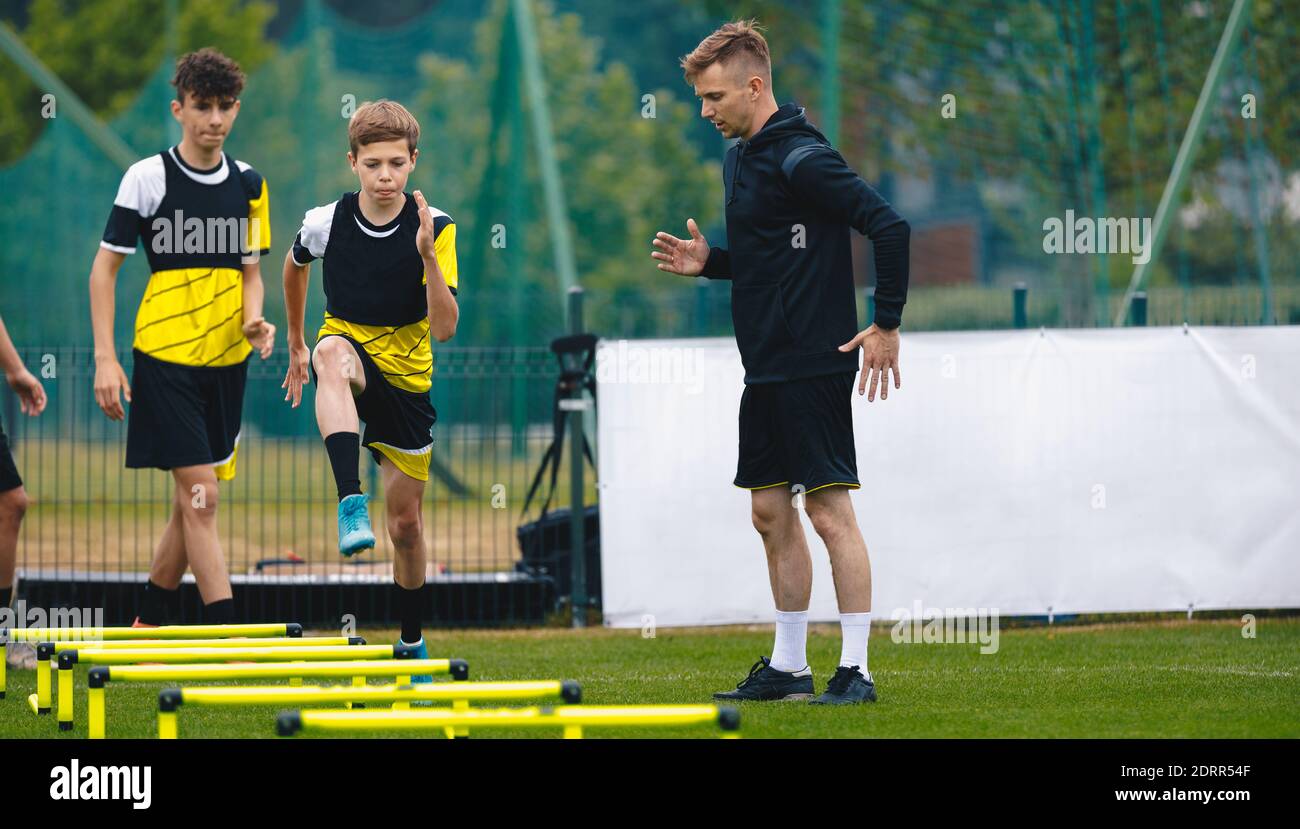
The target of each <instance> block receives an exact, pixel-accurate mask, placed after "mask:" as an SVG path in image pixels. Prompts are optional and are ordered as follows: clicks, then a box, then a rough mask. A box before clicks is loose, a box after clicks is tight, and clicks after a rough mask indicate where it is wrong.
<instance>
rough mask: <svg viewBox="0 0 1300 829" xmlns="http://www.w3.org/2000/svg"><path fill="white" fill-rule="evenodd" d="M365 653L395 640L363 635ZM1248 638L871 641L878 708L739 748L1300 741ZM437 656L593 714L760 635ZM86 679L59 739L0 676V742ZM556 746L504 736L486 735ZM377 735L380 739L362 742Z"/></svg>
mask: <svg viewBox="0 0 1300 829" xmlns="http://www.w3.org/2000/svg"><path fill="white" fill-rule="evenodd" d="M362 633H363V635H365V636H366V637H367V639H368V640H369V641H370V642H372V643H380V642H388V641H392V640H393V639H395V633H394V632H393V631H363V632H362ZM1255 634H1256V635H1255V637H1254V638H1243V636H1242V627H1241V625H1240V624H1239V623H1238V622H1236V621H1234V620H1226V621H1211V620H1206V621H1192V622H1185V621H1178V622H1168V621H1159V622H1132V623H1115V624H1105V625H1087V626H1062V625H1056V626H1053V627H1051V628H1048V627H1021V628H1013V629H1003V630H1002V632H1001V638H1000V643H999V644H1000V648H999V650H998V652H997V653H995V654H988V655H981V654H980V653H979V650H978V645H937V644H896V643H894V642H893V641H891V639H890V635H889V628H888V627H887V626H884V625H877V626H876V627H875V628H874V630H873V631H872V637H871V668H872V673H873V675H874V677H875V679H876V684H877V687H878V691H879V694H880V701H879V702H877V703H876V704H874V705H867V706H858V707H852V708H839V709H829V708H819V707H815V706H809V705H806V704H803V703H794V702H788V703H750V704H745V705H742V706H740V708H741V717H742V722H741V725H742V734H743V736H745V737H781V738H790V737H814V738H829V737H1156V738H1160V737H1184V738H1188V737H1192V738H1200V737H1211V738H1242V737H1246V738H1251V737H1290V738H1295V737H1300V619H1297V618H1294V617H1291V618H1287V617H1280V618H1279V617H1263V618H1260V619H1259V620H1258V622H1257V623H1256V631H1255ZM426 638H427V640H428V643H429V650H430V655H431V656H455V657H462V658H464V659H467V660H469V663H470V671H471V677H470V678H471V679H481V680H514V679H576V680H579V681H580V682H581V683H582V686H583V692H584V701H585V702H588V703H593V704H595V703H604V704H629V703H699V702H709V701H710V697H709V695H710V693H711V692H713V691H716V690H722V689H725V688H730V687H732V686H734V685H735V684H736V682H738V681H739V680H740V679H741V678H742V677H743V676H744V675H745V672H746V671H747V669H748V668H749V666H750V664H751V663H753V662H754V661H755V659H757V657H758V655H759V654H767V653H769V649H770V647H771V638H772V634H771V630H770V628H766V627H752V628H740V627H732V628H716V629H703V628H692V629H660V630H659V631H658V632H657V636H656V637H655V638H652V639H646V638H642V636H641V633H640V631H628V630H607V629H592V630H586V631H573V630H568V629H551V628H546V629H536V630H516V631H452V632H442V631H439V632H428V633H426ZM838 655H839V631H838V627H836V626H818V625H814V626H812V629H811V630H810V634H809V658H810V660H811V661H812V667H813V671H814V675H815V677H816V682H817V690H818V691H821V690H822V689H823V688H824V686H825V682H826V680H827V679H828V678H829V676H830V674H831V672H832V671H833V668H834V665H835V662H836V659H837V658H838ZM85 672H86V669H85V668H84V667H83V668H80V669H79V670H78V679H77V697H76V705H77V726H76V728H75V729H74V730H73V731H71V732H67V733H61V732H59V731H58V729H57V726H56V723H55V720H54V716H53V715H47V716H45V717H40V718H38V717H36V716H35V715H34V714H32V713H31V711H30V709H29V708H28V707H27V702H26V698H27V695H28V694H29V693H31V692H32V691H34V685H35V679H34V674H33V672H30V671H27V672H15V671H10V673H9V688H8V696H7V697H6V699H4V700H0V737H6V738H14V737H26V738H35V737H45V738H51V739H74V738H76V737H84V736H85V734H86V730H85V726H86V723H85V687H86V683H85ZM161 687H162V686H158V685H123V686H118V687H114V688H111V689H110V690H109V693H108V730H109V735H110V736H111V737H153V736H155V734H156V732H155V728H156V711H157V693H158V690H159V689H160V688H161ZM276 711H277V709H276V708H271V707H265V708H249V709H238V710H235V709H210V708H209V709H198V708H194V709H189V710H183V711H182V713H181V717H180V728H181V736H182V738H184V737H271V736H273V734H274V721H275V714H276ZM714 734H716V731H714V730H712V729H710V728H707V727H690V728H674V729H663V730H660V729H629V728H619V729H610V730H604V731H596V730H591V731H588V735H589V736H592V737H599V736H620V737H707V736H713V735H714ZM542 735H547V736H553V735H554V734H553V732H549V731H510V732H505V731H500V732H495V733H493V734H489V733H487V732H482V733H480V735H479V736H483V737H487V736H512V737H523V736H542ZM368 736H378V735H368Z"/></svg>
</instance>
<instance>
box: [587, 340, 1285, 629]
mask: <svg viewBox="0 0 1300 829" xmlns="http://www.w3.org/2000/svg"><path fill="white" fill-rule="evenodd" d="M901 365H902V381H903V387H902V389H901V390H893V389H891V394H890V397H889V399H888V400H885V401H881V400H880V399H879V396H877V399H876V401H875V402H874V403H868V402H867V400H866V397H865V396H863V397H857V396H856V394H855V396H854V399H853V410H854V437H855V442H856V448H857V456H858V458H857V460H858V474H859V478H860V480H861V482H862V488H861V489H860V490H857V491H855V492H853V494H852V499H853V504H854V508H855V509H856V511H857V516H858V524H859V526H860V527H861V528H862V532H863V535H864V537H865V538H866V542H867V547H868V550H869V551H870V555H871V565H872V579H873V585H874V589H873V616H874V618H875V619H877V620H885V619H888V618H890V617H891V615H892V614H894V613H895V612H896V611H898V610H906V611H907V612H908V613H912V612H913V611H914V609H915V608H916V607H917V605H918V604H919V605H920V606H921V607H923V608H939V609H943V608H988V609H992V608H997V609H998V611H999V612H1000V613H1001V614H1003V615H1016V614H1045V613H1049V612H1051V613H1054V614H1058V615H1060V614H1069V613H1084V612H1123V611H1155V610H1187V609H1188V608H1195V609H1221V608H1264V607H1269V608H1277V607H1300V327H1298V326H1286V327H1249V328H1224V327H1216V328H1191V329H1183V328H1123V329H1106V330H1047V331H1038V330H1031V331H982V332H973V333H934V334H904V335H903V337H902V353H901ZM743 375H744V372H743V370H742V368H741V365H740V355H739V353H738V352H737V351H736V346H735V342H734V341H733V340H730V339H700V340H637V341H631V342H629V341H605V342H602V343H601V344H600V347H599V349H598V352H597V382H598V384H599V400H600V412H599V425H598V430H599V431H598V439H599V443H598V447H599V448H598V453H599V465H600V469H599V477H600V511H601V522H600V523H601V554H602V575H603V606H604V614H605V620H606V624H608V625H612V626H615V627H640V626H642V625H643V624H644V623H646V622H651V623H653V624H655V625H694V624H726V623H743V622H770V621H771V619H772V612H773V604H772V596H771V592H770V589H769V586H768V577H767V567H766V560H765V554H764V552H763V545H762V541H761V539H760V538H759V536H758V533H757V532H755V530H754V529H753V525H752V524H751V519H750V495H749V493H748V492H747V491H745V490H742V489H738V488H736V487H734V486H732V483H731V482H732V480H733V478H734V477H735V473H736V445H737V413H738V408H739V404H740V395H741V393H742V391H743V389H744V386H743V382H742V378H743ZM802 520H803V524H804V530H805V534H806V536H807V538H808V545H809V548H810V549H811V550H812V558H813V591H812V605H811V607H810V611H811V612H810V618H811V619H813V620H822V621H833V620H836V619H838V615H837V613H838V611H837V609H836V604H835V593H834V587H833V584H832V581H831V573H830V565H829V562H828V559H827V555H826V549H825V546H824V545H823V544H822V543H821V539H820V538H819V537H818V536H817V534H816V533H815V532H814V531H813V529H812V525H811V524H810V522H809V521H808V518H807V516H806V515H803V516H802ZM647 617H648V618H647Z"/></svg>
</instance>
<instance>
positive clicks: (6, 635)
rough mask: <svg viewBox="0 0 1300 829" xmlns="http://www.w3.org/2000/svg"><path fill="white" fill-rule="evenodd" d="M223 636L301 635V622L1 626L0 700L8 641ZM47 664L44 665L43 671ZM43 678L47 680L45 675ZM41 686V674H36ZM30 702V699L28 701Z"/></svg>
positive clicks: (46, 701)
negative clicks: (126, 625)
mask: <svg viewBox="0 0 1300 829" xmlns="http://www.w3.org/2000/svg"><path fill="white" fill-rule="evenodd" d="M226 636H239V637H243V638H252V637H258V638H261V637H271V636H284V637H295V638H296V637H301V636H302V625H300V624H298V623H297V622H276V623H274V624H257V625H166V626H163V627H156V628H132V627H67V628H4V629H3V630H0V699H4V697H5V684H6V681H7V680H6V676H5V674H6V668H7V666H6V664H5V659H4V657H5V648H6V647H8V645H9V643H10V642H37V643H39V642H50V641H68V640H80V641H91V642H107V641H119V640H133V639H199V638H205V639H207V638H211V639H217V638H222V637H226ZM48 669H49V666H48V665H47V666H46V670H48ZM45 679H46V680H47V681H48V680H49V679H50V677H49V675H48V674H47V675H46V677H45ZM36 682H37V685H38V686H39V685H40V677H39V676H38V677H37V680H36ZM41 699H42V700H43V702H40V703H39V706H38V707H43V708H44V709H45V710H43V711H40V710H38V711H37V713H41V714H48V713H49V711H50V700H49V695H48V694H47V695H46V696H44V697H42V698H41ZM29 701H30V700H29Z"/></svg>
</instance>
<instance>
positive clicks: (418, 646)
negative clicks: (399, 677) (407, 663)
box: [397, 636, 433, 685]
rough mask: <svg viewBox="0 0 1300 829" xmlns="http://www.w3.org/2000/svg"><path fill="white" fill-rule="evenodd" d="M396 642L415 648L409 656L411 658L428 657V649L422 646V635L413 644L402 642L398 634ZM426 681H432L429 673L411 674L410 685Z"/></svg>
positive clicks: (421, 683)
mask: <svg viewBox="0 0 1300 829" xmlns="http://www.w3.org/2000/svg"><path fill="white" fill-rule="evenodd" d="M397 644H399V645H406V647H408V648H415V655H414V656H412V657H411V658H412V659H428V658H429V649H428V648H426V647H425V646H424V637H423V636H421V637H420V641H419V642H416V643H415V644H410V643H409V642H403V641H402V637H400V636H399V637H397ZM428 682H433V677H432V676H430V675H429V674H418V675H416V676H412V677H411V684H412V685H423V684H425V683H428Z"/></svg>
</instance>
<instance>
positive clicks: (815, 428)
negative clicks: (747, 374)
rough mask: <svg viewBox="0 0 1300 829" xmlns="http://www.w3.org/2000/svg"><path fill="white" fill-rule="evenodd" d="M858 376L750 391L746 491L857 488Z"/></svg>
mask: <svg viewBox="0 0 1300 829" xmlns="http://www.w3.org/2000/svg"><path fill="white" fill-rule="evenodd" d="M856 377H857V372H856V371H850V372H841V373H838V374H827V375H823V376H821V377H808V378H804V379H802V380H788V381H785V382H782V383H755V384H752V385H748V386H745V393H744V395H742V396H741V398H740V453H739V454H740V457H739V460H738V462H737V464H736V480H735V484H736V486H738V487H741V488H743V489H765V488H767V487H771V486H788V487H795V486H799V485H802V487H803V491H804V492H812V491H813V490H815V489H821V488H822V487H827V486H834V485H836V484H840V485H843V486H848V487H852V488H855V489H856V488H857V487H858V462H857V454H856V452H855V450H854V447H853V381H854V379H855V378H856Z"/></svg>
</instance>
